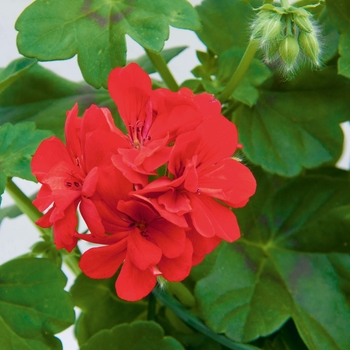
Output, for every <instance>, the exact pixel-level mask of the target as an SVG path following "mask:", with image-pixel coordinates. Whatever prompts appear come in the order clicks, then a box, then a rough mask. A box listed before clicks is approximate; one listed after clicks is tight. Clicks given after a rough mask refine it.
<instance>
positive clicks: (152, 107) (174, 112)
mask: <svg viewBox="0 0 350 350" xmlns="http://www.w3.org/2000/svg"><path fill="white" fill-rule="evenodd" d="M108 90H109V92H110V94H111V97H112V98H113V100H114V101H115V103H116V105H117V106H118V110H119V114H120V116H121V118H122V119H123V122H124V124H125V127H126V129H127V131H128V135H126V139H127V140H128V144H127V147H125V148H123V147H121V148H119V150H118V154H116V155H114V156H113V158H112V160H113V163H114V164H115V166H116V167H117V168H118V169H120V170H121V171H122V172H123V174H124V175H125V177H127V178H128V179H129V180H130V181H131V182H133V183H135V184H141V185H142V186H145V185H147V183H148V175H157V173H156V169H157V168H159V167H161V166H162V165H164V164H165V163H166V162H167V161H168V159H169V156H170V152H171V147H169V144H171V143H172V142H173V141H174V140H175V138H176V137H177V136H178V135H179V134H181V133H183V132H186V131H189V130H192V129H194V128H195V127H196V126H197V125H198V124H199V123H200V122H201V120H202V112H203V111H202V110H201V108H202V105H203V100H207V104H206V107H208V108H207V112H210V113H212V112H213V111H214V110H215V111H217V110H218V109H219V110H220V107H219V106H218V105H217V104H219V102H217V103H216V104H215V103H214V104H213V103H212V102H211V101H212V100H213V97H212V96H211V95H209V94H203V95H202V96H200V97H197V96H195V95H193V93H192V92H191V91H190V90H189V89H181V90H180V91H179V92H177V93H175V92H171V91H169V90H167V89H158V90H155V91H152V82H151V79H150V78H149V76H148V75H147V74H146V73H145V72H144V71H143V70H142V69H141V68H140V67H139V66H138V65H137V64H135V63H130V64H129V65H128V66H126V67H125V68H116V69H114V70H113V71H112V72H111V74H110V76H109V79H108ZM209 100H210V102H209ZM198 102H201V103H198ZM209 104H210V107H209ZM219 105H220V104H219Z"/></svg>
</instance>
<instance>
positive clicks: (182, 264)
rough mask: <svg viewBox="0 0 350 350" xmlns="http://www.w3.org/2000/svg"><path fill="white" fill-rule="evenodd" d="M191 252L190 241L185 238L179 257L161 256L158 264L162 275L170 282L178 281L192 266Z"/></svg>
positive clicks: (187, 273) (184, 276)
mask: <svg viewBox="0 0 350 350" xmlns="http://www.w3.org/2000/svg"><path fill="white" fill-rule="evenodd" d="M192 253H193V248H192V243H191V241H190V240H189V239H187V240H186V247H185V250H184V252H183V253H182V254H181V255H180V256H179V257H177V258H174V259H168V258H166V257H163V258H162V260H161V261H160V262H159V264H158V267H159V270H160V271H161V272H162V274H163V277H164V278H165V279H166V280H168V281H170V282H178V281H182V280H183V279H184V278H186V277H187V276H188V275H189V274H190V271H191V267H192Z"/></svg>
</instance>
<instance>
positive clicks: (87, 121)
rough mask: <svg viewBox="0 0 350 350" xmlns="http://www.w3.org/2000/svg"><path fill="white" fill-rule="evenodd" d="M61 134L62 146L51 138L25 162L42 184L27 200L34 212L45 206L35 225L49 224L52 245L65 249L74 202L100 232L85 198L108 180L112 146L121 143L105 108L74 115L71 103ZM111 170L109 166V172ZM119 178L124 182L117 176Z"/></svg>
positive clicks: (72, 240)
mask: <svg viewBox="0 0 350 350" xmlns="http://www.w3.org/2000/svg"><path fill="white" fill-rule="evenodd" d="M65 136H66V145H64V144H63V143H62V141H61V140H60V139H58V138H57V137H51V138H49V139H47V140H44V141H43V142H42V143H41V144H40V146H39V148H38V149H37V151H36V153H35V155H34V157H33V160H32V164H31V165H32V171H33V174H34V175H35V176H36V178H37V179H38V181H39V182H40V183H42V184H43V186H42V187H41V189H40V191H39V193H38V196H37V198H36V199H35V200H34V202H33V203H34V205H35V206H36V207H37V208H38V209H39V210H40V211H44V210H46V209H48V208H50V206H51V208H50V209H49V210H48V211H47V212H46V214H45V215H44V216H43V217H42V218H41V219H39V220H38V222H37V224H38V225H40V226H41V227H50V226H52V225H53V227H54V241H55V244H56V246H57V248H66V249H67V250H68V251H71V250H72V249H73V248H74V247H75V245H76V243H77V238H76V237H75V230H76V226H77V216H76V209H77V206H78V204H79V203H80V211H81V213H82V216H83V217H84V219H85V221H86V223H87V225H88V227H89V229H90V230H91V232H92V233H93V234H94V235H97V236H102V235H104V232H105V229H104V227H103V225H102V223H101V219H100V215H99V213H98V211H97V209H96V206H95V205H94V203H93V201H92V200H91V197H92V196H93V195H94V194H95V193H96V189H97V187H98V186H100V187H101V184H102V183H104V182H106V183H108V181H106V179H108V177H107V178H106V174H105V173H106V171H105V170H106V168H108V167H110V168H113V165H112V163H111V160H110V158H111V156H112V154H113V153H116V150H117V148H118V145H122V144H123V139H122V138H120V136H119V135H118V133H117V132H116V130H115V126H114V124H113V120H112V119H111V117H110V115H109V114H108V113H107V112H106V110H102V109H100V108H98V107H96V106H91V107H90V108H89V109H88V110H87V111H86V112H85V114H84V117H83V118H78V107H77V105H76V106H74V108H73V109H72V110H71V111H69V112H68V114H67V121H66V126H65ZM99 169H100V170H99ZM103 169H104V171H103ZM115 171H117V169H115ZM115 171H114V169H112V174H113V173H115ZM117 172H118V171H117ZM101 175H102V178H101ZM103 177H104V178H103ZM120 178H121V181H122V182H123V183H125V180H123V177H122V176H121V174H120ZM98 183H99V185H98ZM131 189H132V187H131V185H130V187H129V190H131Z"/></svg>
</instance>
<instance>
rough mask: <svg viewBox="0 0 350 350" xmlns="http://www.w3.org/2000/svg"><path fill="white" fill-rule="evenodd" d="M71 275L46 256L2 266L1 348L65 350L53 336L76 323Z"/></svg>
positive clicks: (0, 301)
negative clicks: (69, 289)
mask: <svg viewBox="0 0 350 350" xmlns="http://www.w3.org/2000/svg"><path fill="white" fill-rule="evenodd" d="M66 282H67V278H66V277H65V276H64V274H63V273H62V272H61V271H60V270H59V269H57V268H56V267H55V266H54V264H53V263H52V262H50V261H48V260H43V259H35V258H28V259H17V260H12V261H9V262H7V263H6V264H4V265H2V266H0V348H1V349H18V350H32V349H35V350H47V349H54V350H56V349H57V350H58V349H62V346H61V342H60V341H59V340H58V339H57V338H55V337H54V336H53V335H54V334H56V333H59V332H61V331H63V330H64V329H66V328H67V327H69V326H70V325H71V324H72V323H73V322H74V309H73V303H72V301H71V299H70V297H69V294H68V293H67V292H65V291H64V290H63V288H64V286H65V284H66Z"/></svg>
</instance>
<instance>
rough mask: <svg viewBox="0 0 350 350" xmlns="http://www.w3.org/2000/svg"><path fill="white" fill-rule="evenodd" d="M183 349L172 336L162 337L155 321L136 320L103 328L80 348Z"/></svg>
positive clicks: (123, 349)
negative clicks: (110, 327) (109, 328)
mask: <svg viewBox="0 0 350 350" xmlns="http://www.w3.org/2000/svg"><path fill="white" fill-rule="evenodd" d="M116 344H118V345H117V348H118V350H129V349H133V350H159V349H162V350H163V349H164V350H183V349H184V348H183V347H182V345H181V344H180V343H179V342H177V341H176V340H175V339H174V338H171V337H164V331H163V329H162V327H160V326H159V325H158V324H157V323H155V322H151V321H149V322H147V321H137V322H134V323H131V324H125V323H124V324H121V325H119V326H116V327H114V328H112V329H111V330H110V331H107V330H104V331H101V332H99V333H97V334H96V335H95V336H93V337H92V338H91V339H90V340H89V341H88V342H87V343H86V344H85V345H83V346H82V347H81V350H95V349H98V348H100V349H104V350H114V349H116Z"/></svg>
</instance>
